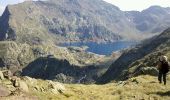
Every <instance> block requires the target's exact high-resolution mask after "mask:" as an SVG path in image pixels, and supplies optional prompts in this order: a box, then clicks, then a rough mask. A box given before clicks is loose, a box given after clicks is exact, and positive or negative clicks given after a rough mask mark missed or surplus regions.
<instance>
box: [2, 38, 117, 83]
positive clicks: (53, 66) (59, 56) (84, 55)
mask: <svg viewBox="0 0 170 100" xmlns="http://www.w3.org/2000/svg"><path fill="white" fill-rule="evenodd" d="M0 48H1V49H0V70H7V69H8V70H10V71H11V72H12V74H14V75H16V76H31V77H33V78H40V79H48V80H54V81H60V82H64V83H94V82H95V81H96V79H97V78H98V77H100V76H101V75H102V74H103V73H104V72H105V71H106V70H107V68H108V66H110V65H111V63H112V62H113V61H114V60H115V59H116V58H117V57H111V56H104V55H98V54H94V53H90V52H86V51H85V50H86V48H85V47H68V48H66V47H58V46H55V45H51V44H46V45H34V46H30V45H28V44H26V43H25V44H21V43H16V42H14V41H1V42H0Z"/></svg>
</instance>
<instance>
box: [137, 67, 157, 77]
mask: <svg viewBox="0 0 170 100" xmlns="http://www.w3.org/2000/svg"><path fill="white" fill-rule="evenodd" d="M139 73H141V74H144V75H152V76H157V75H158V70H157V69H156V68H155V67H142V68H141V69H140V72H139Z"/></svg>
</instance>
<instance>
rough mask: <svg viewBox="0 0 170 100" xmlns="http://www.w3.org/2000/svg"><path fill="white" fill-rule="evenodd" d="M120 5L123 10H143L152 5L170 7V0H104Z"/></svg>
mask: <svg viewBox="0 0 170 100" xmlns="http://www.w3.org/2000/svg"><path fill="white" fill-rule="evenodd" d="M104 1H106V2H109V3H112V4H114V5H115V6H118V7H119V8H120V9H121V10H124V11H127V10H128V11H129V10H139V11H141V10H143V9H146V8H148V7H150V6H152V5H159V6H162V7H170V0H104Z"/></svg>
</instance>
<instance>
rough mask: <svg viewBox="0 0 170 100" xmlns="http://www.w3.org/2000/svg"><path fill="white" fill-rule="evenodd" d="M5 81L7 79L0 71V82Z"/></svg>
mask: <svg viewBox="0 0 170 100" xmlns="http://www.w3.org/2000/svg"><path fill="white" fill-rule="evenodd" d="M4 79H5V78H4V75H3V73H2V71H0V80H4Z"/></svg>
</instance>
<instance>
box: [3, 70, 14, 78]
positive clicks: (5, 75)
mask: <svg viewBox="0 0 170 100" xmlns="http://www.w3.org/2000/svg"><path fill="white" fill-rule="evenodd" d="M3 75H4V77H5V78H7V79H10V78H11V76H12V73H11V71H10V70H5V71H3Z"/></svg>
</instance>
